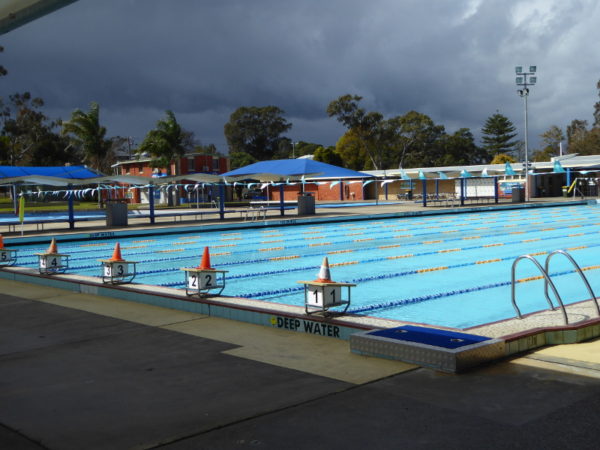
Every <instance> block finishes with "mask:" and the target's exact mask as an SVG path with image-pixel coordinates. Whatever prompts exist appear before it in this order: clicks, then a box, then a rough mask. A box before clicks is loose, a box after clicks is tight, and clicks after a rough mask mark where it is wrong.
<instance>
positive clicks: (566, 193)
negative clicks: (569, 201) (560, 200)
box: [562, 186, 569, 197]
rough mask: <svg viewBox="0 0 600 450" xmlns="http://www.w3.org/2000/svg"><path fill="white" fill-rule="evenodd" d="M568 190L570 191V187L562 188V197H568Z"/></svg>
mask: <svg viewBox="0 0 600 450" xmlns="http://www.w3.org/2000/svg"><path fill="white" fill-rule="evenodd" d="M568 190H569V187H568V186H563V187H562V195H563V197H567V196H568Z"/></svg>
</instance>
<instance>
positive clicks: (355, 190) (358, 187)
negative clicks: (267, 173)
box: [269, 182, 363, 201]
mask: <svg viewBox="0 0 600 450" xmlns="http://www.w3.org/2000/svg"><path fill="white" fill-rule="evenodd" d="M341 184H342V193H343V199H344V200H363V191H362V183H353V184H348V183H347V182H342V183H341ZM283 189H284V197H283V198H284V200H289V201H294V200H297V198H298V195H299V193H300V185H299V184H296V185H285V186H284V188H283ZM304 191H305V192H307V193H311V194H312V195H313V196H314V197H315V200H317V201H321V200H323V201H339V200H340V184H337V185H335V186H334V187H333V188H330V183H326V184H322V185H316V184H314V183H307V184H305V185H304ZM269 194H270V195H269V196H270V199H271V200H279V186H271V187H269Z"/></svg>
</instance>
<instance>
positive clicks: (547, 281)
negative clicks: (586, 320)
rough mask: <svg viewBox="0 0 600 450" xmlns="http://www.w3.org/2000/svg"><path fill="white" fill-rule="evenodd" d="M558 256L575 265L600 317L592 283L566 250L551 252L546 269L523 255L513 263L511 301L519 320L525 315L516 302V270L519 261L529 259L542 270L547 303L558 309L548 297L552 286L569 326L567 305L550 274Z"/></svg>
mask: <svg viewBox="0 0 600 450" xmlns="http://www.w3.org/2000/svg"><path fill="white" fill-rule="evenodd" d="M556 254H561V255H564V256H566V257H567V259H568V260H569V261H570V262H571V264H573V266H574V267H575V270H576V271H577V273H579V276H580V277H581V279H582V280H583V283H584V284H585V286H586V288H587V290H588V292H589V294H590V296H591V298H592V300H593V301H594V304H595V305H596V311H597V312H598V315H599V316H600V306H598V299H596V295H595V294H594V291H593V290H592V287H591V286H590V283H589V282H588V280H587V278H586V277H585V275H584V274H583V271H582V270H581V268H580V267H579V264H577V262H575V260H574V259H573V257H572V256H571V255H570V254H569V253H568V252H566V251H565V250H554V251H553V252H550V254H548V256H547V257H546V263H545V264H544V267H542V265H541V264H540V263H539V262H538V261H537V260H536V259H535V258H534V257H533V256H531V255H521V256H519V257H518V258H517V259H515V261H514V262H513V265H512V271H511V300H512V305H513V308H515V311H516V312H517V316H518V317H519V319H522V318H523V315H522V314H521V310H520V309H519V307H518V306H517V302H516V300H515V284H516V283H515V272H516V268H517V263H518V262H519V261H521V260H522V259H528V260H530V261H531V262H533V263H534V264H535V266H536V267H537V268H538V269H539V270H540V272H541V273H542V276H543V277H544V295H545V296H546V301H547V302H548V305H550V309H551V310H553V311H554V310H555V309H556V308H555V307H554V304H553V303H552V300H551V299H550V296H549V295H548V286H550V288H551V289H552V292H554V296H555V297H556V300H557V301H558V304H559V305H560V309H561V311H562V314H563V317H564V319H565V325H568V324H569V318H568V317H567V310H566V309H565V305H564V303H563V301H562V298H561V297H560V294H559V293H558V291H557V289H556V286H555V285H554V283H553V282H552V278H551V277H550V274H549V267H550V260H551V259H552V257H553V256H554V255H556Z"/></svg>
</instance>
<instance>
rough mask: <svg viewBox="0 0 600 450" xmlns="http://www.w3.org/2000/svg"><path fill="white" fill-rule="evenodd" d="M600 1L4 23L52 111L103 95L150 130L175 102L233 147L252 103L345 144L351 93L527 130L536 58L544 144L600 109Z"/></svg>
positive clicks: (20, 65)
mask: <svg viewBox="0 0 600 450" xmlns="http://www.w3.org/2000/svg"><path fill="white" fill-rule="evenodd" d="M598 5H600V3H599V2H597V1H595V0H370V1H368V2H367V1H365V0H296V1H294V2H288V1H281V0H102V1H97V0H96V1H94V0H80V1H78V2H76V3H74V4H71V5H69V6H66V7H65V8H62V9H60V10H58V11H56V12H54V13H52V14H50V15H48V16H46V17H43V18H41V19H38V20H36V21H34V22H31V23H28V24H26V25H24V26H23V27H21V28H18V29H16V30H13V31H11V32H9V33H8V34H5V35H3V36H0V45H2V46H4V48H5V51H4V53H3V54H0V64H2V65H4V66H5V67H6V68H7V69H8V71H9V74H8V76H6V77H3V78H2V79H0V86H1V89H0V95H2V96H3V97H7V96H8V95H9V94H11V93H14V92H17V91H25V90H28V91H30V92H31V93H32V94H33V95H35V96H39V97H42V98H43V99H44V100H45V102H46V107H45V109H44V111H45V112H46V113H47V114H48V115H49V116H51V117H52V118H58V117H60V118H63V119H68V118H69V117H70V113H71V112H72V111H73V110H74V109H76V108H80V109H87V108H88V106H89V103H90V102H92V101H96V102H98V103H99V104H100V108H101V120H102V122H103V124H104V125H105V126H107V128H108V135H109V136H114V135H121V136H131V137H133V138H134V140H135V142H136V143H140V142H141V141H142V140H143V138H144V136H145V134H146V133H147V132H148V130H150V129H151V128H153V127H154V125H155V123H156V121H157V120H159V119H161V118H163V117H164V111H165V110H167V109H170V110H173V111H174V112H175V114H176V116H177V119H178V121H179V122H180V123H181V124H182V126H183V127H184V128H186V129H188V130H190V131H193V132H194V133H195V135H196V138H197V139H199V140H200V141H201V142H202V143H203V144H209V143H214V144H215V145H217V147H218V148H219V150H221V151H226V150H227V146H226V142H225V138H224V136H223V125H224V124H225V122H227V120H228V118H229V115H230V114H231V113H232V112H233V111H234V110H235V109H236V108H238V107H239V106H266V105H275V106H278V107H279V108H281V109H283V110H284V111H285V113H286V118H287V120H288V121H289V122H291V123H292V124H293V128H292V129H291V130H290V131H289V132H288V133H287V136H288V137H290V138H291V139H292V140H294V141H299V140H303V141H308V142H317V143H321V144H324V145H334V144H335V142H336V141H337V139H338V138H339V137H340V136H341V135H342V134H343V132H344V129H343V128H342V127H341V126H340V125H339V124H338V123H337V122H336V121H335V119H333V118H328V117H327V114H326V112H325V110H326V107H327V105H328V103H329V102H330V101H331V100H333V99H335V98H337V97H339V96H340V95H343V94H347V93H350V94H355V95H361V96H362V97H363V103H364V105H363V106H364V107H365V108H366V109H367V110H374V111H379V112H381V113H383V114H384V115H385V116H386V117H393V116H397V115H401V114H405V113H406V112H408V111H410V110H416V111H418V112H421V113H425V114H427V115H429V116H430V117H431V118H432V119H433V121H434V122H435V123H436V124H439V125H444V126H445V127H446V130H447V131H448V132H453V131H455V130H456V129H458V128H463V127H464V128H470V129H471V131H472V132H473V133H474V134H475V135H476V137H477V139H478V143H479V136H480V130H481V127H482V126H483V124H484V122H485V120H486V119H487V117H489V116H490V115H492V114H494V113H495V112H496V110H498V111H499V112H500V113H502V114H504V115H506V116H507V117H508V118H509V119H510V120H511V121H512V122H513V123H514V125H515V126H516V127H517V130H518V131H519V133H520V134H519V138H520V139H523V138H524V111H523V109H524V108H523V100H522V99H521V98H520V97H519V96H518V95H517V93H516V89H517V87H516V86H515V73H514V67H515V66H516V65H523V66H524V67H526V68H527V67H529V65H536V66H537V67H538V83H537V85H536V86H535V87H533V88H532V89H531V93H530V96H529V139H530V148H535V147H536V146H537V145H538V142H539V134H540V133H542V132H544V131H545V130H547V129H548V128H549V127H550V126H551V125H558V126H559V127H561V128H562V129H563V130H565V129H566V126H567V125H568V124H569V123H570V122H571V120H573V119H583V120H588V122H589V123H590V124H591V122H592V121H593V117H592V114H593V105H594V103H595V102H596V101H598V100H599V98H598V90H597V89H596V83H597V81H598V80H599V79H600V64H599V61H600V59H599V58H598V53H599V50H598V43H600V26H598V24H600V6H598Z"/></svg>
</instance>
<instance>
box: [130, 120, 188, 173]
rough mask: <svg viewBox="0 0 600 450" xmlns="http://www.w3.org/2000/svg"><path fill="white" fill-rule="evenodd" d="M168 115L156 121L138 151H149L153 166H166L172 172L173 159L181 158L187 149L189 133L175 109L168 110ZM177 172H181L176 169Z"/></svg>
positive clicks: (177, 160)
mask: <svg viewBox="0 0 600 450" xmlns="http://www.w3.org/2000/svg"><path fill="white" fill-rule="evenodd" d="M166 115H167V117H166V118H165V119H162V120H159V121H158V122H157V123H156V128H155V129H153V130H150V131H149V132H148V134H147V135H146V137H145V138H144V142H142V144H141V145H140V146H139V148H138V150H137V153H138V154H140V153H149V154H150V156H151V157H152V162H151V165H152V166H153V167H165V168H167V170H168V171H169V174H170V175H173V174H171V173H170V172H171V169H170V168H171V161H173V160H176V162H177V167H178V166H179V159H180V158H181V157H182V156H183V155H184V153H185V151H186V146H187V142H186V141H188V140H189V133H186V132H185V131H184V130H183V129H182V128H181V126H180V125H179V123H177V119H176V118H175V114H174V113H173V111H166ZM176 172H179V170H178V169H176Z"/></svg>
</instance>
